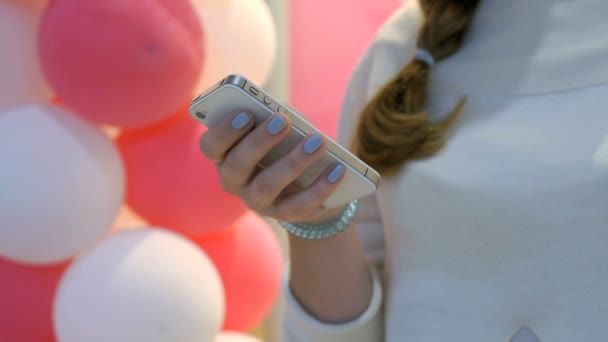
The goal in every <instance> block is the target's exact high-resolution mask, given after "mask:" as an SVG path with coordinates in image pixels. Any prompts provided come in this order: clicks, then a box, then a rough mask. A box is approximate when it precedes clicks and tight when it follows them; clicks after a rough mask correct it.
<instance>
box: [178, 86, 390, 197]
mask: <svg viewBox="0 0 608 342" xmlns="http://www.w3.org/2000/svg"><path fill="white" fill-rule="evenodd" d="M189 111H190V114H191V115H192V117H193V118H194V119H196V120H197V121H199V122H200V123H202V124H203V125H205V126H207V127H209V128H213V127H215V126H216V125H217V124H218V123H219V122H221V121H222V120H223V119H224V118H225V116H226V115H233V114H235V113H238V112H241V111H244V112H248V113H250V114H252V115H253V117H254V122H255V125H261V124H262V123H263V122H264V121H265V120H266V119H267V118H268V117H269V116H270V115H272V114H273V113H276V112H280V113H284V114H285V115H287V116H288V117H289V118H291V121H292V129H291V131H290V132H289V133H288V135H287V136H286V137H285V138H284V139H283V140H282V141H281V142H279V144H277V145H276V146H275V147H274V148H273V149H272V150H271V151H270V152H269V153H268V154H267V155H266V156H265V157H264V158H263V159H262V160H261V161H260V163H259V166H260V167H262V168H265V167H268V166H269V165H272V163H274V162H275V161H277V160H279V159H280V158H281V157H283V156H284V155H286V154H287V153H289V152H290V151H292V150H293V149H294V148H295V147H296V146H297V145H298V144H299V143H300V142H301V141H302V140H303V139H304V138H305V137H306V136H308V135H310V134H312V133H315V132H318V133H319V134H321V135H323V136H324V137H325V138H326V141H327V143H328V148H327V150H326V152H325V154H324V155H323V156H321V157H320V158H319V159H318V160H317V161H316V162H315V163H314V164H313V165H312V166H311V167H309V168H308V169H307V170H306V171H305V172H304V173H303V174H302V175H301V176H300V177H299V178H298V179H297V180H296V181H295V182H294V185H295V186H297V187H299V188H302V189H303V188H306V187H308V186H309V185H311V184H312V183H313V182H314V181H315V180H316V179H317V178H318V177H319V176H320V174H321V173H322V172H323V171H324V170H325V169H326V168H327V167H329V166H331V165H334V164H338V163H340V164H342V165H343V166H344V168H345V173H344V179H343V180H342V182H341V183H340V185H339V186H338V188H337V189H336V190H335V191H334V192H333V193H332V194H331V195H330V196H329V197H328V198H327V199H326V200H325V202H324V203H323V205H324V206H325V207H326V208H337V207H339V206H344V205H345V204H347V203H348V202H350V201H352V200H354V199H359V198H362V197H364V196H367V195H370V194H372V193H374V192H375V191H376V189H377V187H378V184H379V183H380V174H379V173H378V172H377V171H376V170H374V169H372V168H371V167H370V166H368V165H367V164H365V163H364V162H363V161H361V160H360V159H359V158H357V157H356V156H355V155H354V154H352V153H350V152H349V151H348V150H347V149H346V148H344V147H342V146H340V145H339V144H338V143H336V142H335V141H333V140H332V139H330V138H328V137H327V136H325V135H324V134H323V133H322V132H320V131H319V130H318V129H316V128H315V127H314V126H313V125H312V124H310V122H309V121H308V120H306V119H305V118H304V117H303V116H302V115H300V114H299V113H298V112H296V111H295V110H294V109H292V108H291V107H289V106H287V105H286V104H284V103H281V102H280V101H278V100H277V99H275V98H274V97H272V96H271V95H270V94H268V93H267V92H266V91H264V90H263V89H262V88H260V87H258V86H257V85H255V84H253V82H251V81H250V80H248V79H247V78H245V77H244V76H242V75H229V76H227V77H226V78H224V79H222V80H221V81H219V82H218V83H217V84H215V85H214V86H212V87H211V88H210V89H208V90H206V91H205V92H203V93H202V94H200V95H199V96H197V97H196V98H195V99H194V100H192V103H191V105H190V107H189Z"/></svg>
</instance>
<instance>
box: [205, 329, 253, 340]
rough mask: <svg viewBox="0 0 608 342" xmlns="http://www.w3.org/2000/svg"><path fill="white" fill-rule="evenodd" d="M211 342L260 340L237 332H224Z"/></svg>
mask: <svg viewBox="0 0 608 342" xmlns="http://www.w3.org/2000/svg"><path fill="white" fill-rule="evenodd" d="M213 342H262V341H261V340H259V339H257V338H255V337H253V336H249V335H245V334H241V333H238V332H231V331H225V332H222V333H221V334H219V335H218V336H217V337H216V339H215V340H214V341H213Z"/></svg>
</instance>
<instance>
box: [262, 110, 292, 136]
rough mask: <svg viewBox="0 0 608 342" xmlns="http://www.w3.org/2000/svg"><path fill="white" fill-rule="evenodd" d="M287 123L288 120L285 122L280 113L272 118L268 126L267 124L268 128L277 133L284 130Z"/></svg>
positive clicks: (271, 132)
mask: <svg viewBox="0 0 608 342" xmlns="http://www.w3.org/2000/svg"><path fill="white" fill-rule="evenodd" d="M286 125H287V122H285V120H284V119H283V118H282V117H281V116H280V115H277V116H275V117H274V118H272V120H270V122H269V123H268V126H266V130H267V131H268V133H270V134H272V135H277V134H279V133H280V132H281V131H282V130H283V128H285V126H286Z"/></svg>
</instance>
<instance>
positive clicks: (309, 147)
mask: <svg viewBox="0 0 608 342" xmlns="http://www.w3.org/2000/svg"><path fill="white" fill-rule="evenodd" d="M321 144H323V139H321V136H320V135H319V133H315V134H313V135H311V136H310V137H309V138H308V140H306V142H305V143H304V146H303V147H304V152H306V153H308V154H313V153H315V151H317V150H318V149H319V147H321Z"/></svg>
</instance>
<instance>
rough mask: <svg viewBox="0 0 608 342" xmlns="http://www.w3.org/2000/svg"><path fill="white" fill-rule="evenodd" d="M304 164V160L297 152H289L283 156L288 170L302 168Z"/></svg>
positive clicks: (294, 170)
mask: <svg viewBox="0 0 608 342" xmlns="http://www.w3.org/2000/svg"><path fill="white" fill-rule="evenodd" d="M304 165H305V160H304V158H302V157H301V156H300V155H299V154H297V153H293V152H292V153H289V154H287V156H285V167H286V168H287V170H288V172H296V171H299V170H300V169H302V167H303V166H304Z"/></svg>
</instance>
